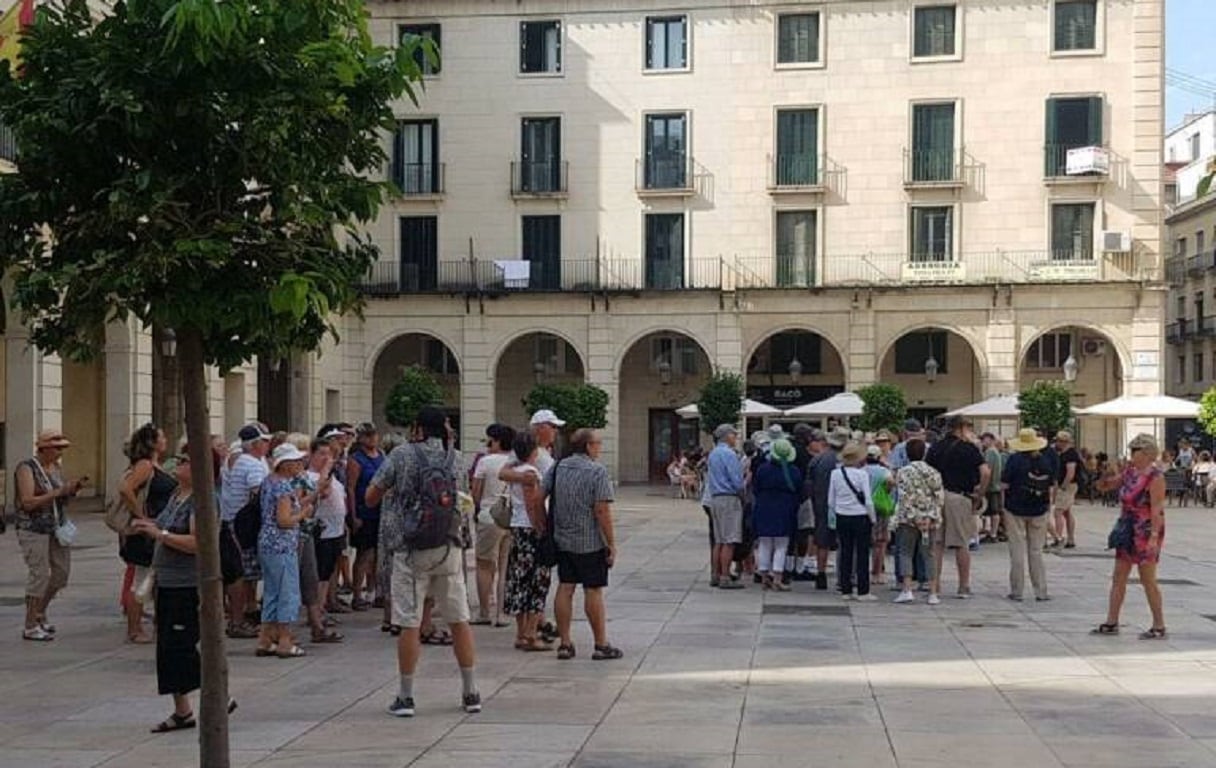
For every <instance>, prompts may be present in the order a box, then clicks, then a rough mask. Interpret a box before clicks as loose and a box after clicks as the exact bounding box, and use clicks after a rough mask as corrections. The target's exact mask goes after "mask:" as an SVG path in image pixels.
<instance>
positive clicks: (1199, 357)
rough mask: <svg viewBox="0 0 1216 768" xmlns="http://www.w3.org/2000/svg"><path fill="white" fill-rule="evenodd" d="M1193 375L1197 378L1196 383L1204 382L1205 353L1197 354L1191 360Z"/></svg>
mask: <svg viewBox="0 0 1216 768" xmlns="http://www.w3.org/2000/svg"><path fill="white" fill-rule="evenodd" d="M1191 375H1192V376H1194V377H1195V383H1199V382H1201V381H1203V353H1202V352H1196V353H1195V356H1194V357H1193V358H1191Z"/></svg>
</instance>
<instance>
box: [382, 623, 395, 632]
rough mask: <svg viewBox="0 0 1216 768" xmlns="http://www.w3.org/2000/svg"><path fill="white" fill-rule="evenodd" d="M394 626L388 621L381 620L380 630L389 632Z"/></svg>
mask: <svg viewBox="0 0 1216 768" xmlns="http://www.w3.org/2000/svg"><path fill="white" fill-rule="evenodd" d="M392 628H393V625H392V624H389V623H388V622H387V621H382V622H380V631H381V632H388V631H389V630H391V629H392Z"/></svg>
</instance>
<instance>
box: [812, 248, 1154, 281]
mask: <svg viewBox="0 0 1216 768" xmlns="http://www.w3.org/2000/svg"><path fill="white" fill-rule="evenodd" d="M823 265H824V266H823V278H822V282H821V285H825V286H832V285H892V284H895V285H932V284H956V285H957V284H963V285H993V284H1052V283H1098V282H1107V283H1109V282H1140V281H1142V280H1147V279H1150V277H1151V272H1152V270H1151V268H1148V267H1142V266H1141V265H1140V262H1139V260H1138V259H1137V258H1136V256H1135V254H1105V255H1099V254H1086V253H1082V252H1071V251H1060V252H1053V251H994V252H981V253H963V254H960V255H958V256H955V257H953V258H950V259H947V260H944V261H923V260H921V261H918V260H913V259H909V258H908V256H907V255H906V254H876V253H866V254H856V255H844V254H839V255H838V254H831V255H829V256H828V257H826V258H825V259H824V261H823Z"/></svg>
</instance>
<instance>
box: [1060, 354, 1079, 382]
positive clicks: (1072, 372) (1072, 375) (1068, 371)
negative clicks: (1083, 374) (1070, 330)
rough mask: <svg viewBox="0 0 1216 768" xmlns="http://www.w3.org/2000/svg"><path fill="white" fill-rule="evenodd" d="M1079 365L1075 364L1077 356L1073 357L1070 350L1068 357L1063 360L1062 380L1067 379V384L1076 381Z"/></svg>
mask: <svg viewBox="0 0 1216 768" xmlns="http://www.w3.org/2000/svg"><path fill="white" fill-rule="evenodd" d="M1080 367H1081V366H1080V365H1078V364H1077V358H1075V357H1073V356H1072V353H1071V352H1070V353H1069V354H1068V359H1067V360H1065V361H1064V381H1067V382H1068V383H1069V384H1071V383H1073V382H1074V381H1076V380H1077V370H1078V369H1079V368H1080Z"/></svg>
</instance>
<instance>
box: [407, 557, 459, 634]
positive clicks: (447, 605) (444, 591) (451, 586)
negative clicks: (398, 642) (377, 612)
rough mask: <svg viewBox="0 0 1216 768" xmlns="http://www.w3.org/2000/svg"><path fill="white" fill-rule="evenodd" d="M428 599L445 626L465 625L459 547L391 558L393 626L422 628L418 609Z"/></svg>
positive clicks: (420, 608) (420, 609)
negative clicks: (432, 603)
mask: <svg viewBox="0 0 1216 768" xmlns="http://www.w3.org/2000/svg"><path fill="white" fill-rule="evenodd" d="M428 597H429V598H430V599H431V600H433V601H434V603H435V610H436V611H438V612H439V615H440V616H442V617H443V619H444V621H446V622H447V623H448V624H462V623H467V622H468V621H469V618H470V616H469V596H468V592H467V590H466V589H465V584H464V550H462V549H461V548H460V547H454V546H444V547H435V548H434V549H424V550H421V551H419V552H398V553H396V554H394V555H393V578H392V603H393V623H394V624H396V625H397V626H399V627H405V628H407V629H417V628H418V627H419V626H421V624H422V606H423V604H424V603H425V602H426V599H427V598H428Z"/></svg>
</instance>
